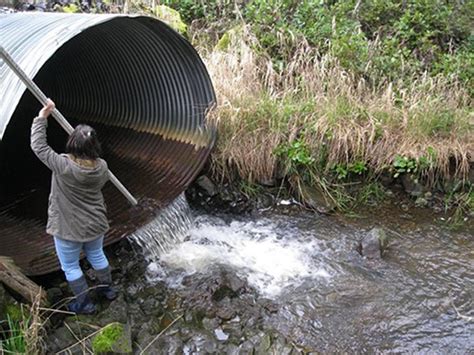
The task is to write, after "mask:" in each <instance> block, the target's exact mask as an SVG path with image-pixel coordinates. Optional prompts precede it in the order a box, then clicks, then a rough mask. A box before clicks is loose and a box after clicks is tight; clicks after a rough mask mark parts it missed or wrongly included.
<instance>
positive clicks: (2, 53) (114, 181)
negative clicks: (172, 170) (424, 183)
mask: <svg viewBox="0 0 474 355" xmlns="http://www.w3.org/2000/svg"><path fill="white" fill-rule="evenodd" d="M0 56H1V57H2V58H3V60H4V61H5V63H7V64H8V66H9V67H10V68H11V70H13V72H14V73H15V74H16V75H17V76H18V77H19V78H20V80H21V81H22V82H23V83H24V84H25V85H26V87H27V88H28V89H29V90H30V91H31V93H32V94H33V95H34V96H35V97H36V98H37V99H38V101H39V102H41V104H43V105H45V104H46V101H47V100H48V98H47V97H46V95H45V94H44V93H43V92H42V91H41V89H40V88H39V87H38V85H36V84H35V82H34V81H33V80H31V79H30V78H29V77H28V76H27V75H26V73H25V72H24V71H23V70H22V69H21V68H20V66H19V65H18V64H17V63H15V61H14V60H13V58H12V57H11V56H10V54H8V52H7V51H6V50H5V48H3V46H0ZM51 114H52V115H53V117H54V118H55V119H56V121H57V122H58V123H59V125H60V126H61V127H62V128H63V129H64V130H65V131H66V132H67V133H68V134H71V133H72V132H73V131H74V128H73V127H72V126H71V125H70V124H69V122H68V121H67V120H66V118H65V117H64V116H63V115H62V114H61V112H59V110H58V109H57V108H55V109H54V110H53V112H52V113H51ZM108 173H109V179H110V181H111V182H112V184H114V185H115V187H116V188H117V189H118V190H119V191H120V192H121V193H122V194H123V195H124V196H125V197H126V198H127V200H128V201H129V202H130V203H131V204H132V205H133V206H136V205H137V200H136V199H135V197H133V195H132V194H131V193H130V192H129V191H128V190H127V188H126V187H125V186H124V185H123V184H122V183H121V182H120V180H119V179H117V177H116V176H115V175H114V174H113V173H112V172H111V171H110V170H109V171H108Z"/></svg>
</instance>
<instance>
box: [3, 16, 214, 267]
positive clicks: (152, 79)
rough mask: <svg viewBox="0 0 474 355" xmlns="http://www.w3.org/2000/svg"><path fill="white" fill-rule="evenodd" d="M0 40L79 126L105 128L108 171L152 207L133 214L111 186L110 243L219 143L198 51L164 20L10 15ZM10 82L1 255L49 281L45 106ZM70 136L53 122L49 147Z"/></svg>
mask: <svg viewBox="0 0 474 355" xmlns="http://www.w3.org/2000/svg"><path fill="white" fill-rule="evenodd" d="M0 44H1V45H3V46H4V47H5V48H6V49H7V51H8V52H9V53H10V55H12V56H13V58H14V59H15V60H16V61H17V62H18V63H19V64H20V66H21V67H22V69H23V70H25V71H26V72H27V73H28V74H29V75H30V76H32V77H34V79H35V82H36V83H37V84H38V86H39V87H40V88H41V89H43V91H44V92H45V93H46V95H48V96H49V97H52V98H53V99H54V100H55V102H56V104H57V106H58V108H59V109H60V110H61V112H62V113H63V114H64V115H65V116H66V117H67V118H68V120H70V122H71V124H72V125H73V126H74V125H76V124H77V123H88V124H90V125H92V126H93V127H95V128H96V130H97V131H98V134H99V137H100V139H101V142H102V145H103V147H104V152H105V159H106V160H107V162H108V164H109V167H110V168H111V170H112V171H113V172H114V173H115V174H116V175H117V177H118V178H119V180H120V181H121V182H122V183H123V184H124V185H125V186H126V187H127V188H128V189H129V190H130V192H131V193H132V194H133V195H134V196H135V197H137V198H139V199H140V200H141V201H142V204H141V205H140V206H139V207H138V208H135V209H130V206H129V205H128V203H127V201H126V200H125V199H124V198H123V196H122V195H121V194H120V193H118V191H117V190H116V189H115V188H114V187H113V186H110V184H109V185H108V186H106V188H105V189H104V195H105V198H106V202H107V206H108V216H109V220H110V224H111V230H110V232H109V233H108V234H107V236H106V240H105V241H106V244H110V243H113V242H115V241H117V240H119V239H121V238H123V237H124V236H126V235H128V234H129V233H131V232H133V231H135V230H136V229H137V228H140V227H141V226H142V225H143V224H144V223H146V222H147V221H149V219H150V218H152V217H153V215H154V213H155V209H156V207H162V206H165V205H167V204H168V203H169V202H171V201H172V200H173V199H174V198H176V197H177V196H178V195H179V194H180V193H181V192H182V191H183V190H184V189H186V187H187V186H188V185H189V184H190V182H191V181H192V180H193V179H194V178H195V176H196V175H197V174H198V172H199V171H200V169H201V168H202V166H203V164H204V163H205V161H206V159H207V157H208V155H209V152H210V150H211V149H212V146H213V144H214V141H215V138H216V132H215V128H214V127H209V126H208V125H207V124H206V113H207V111H208V110H209V109H210V108H211V107H212V106H213V104H214V102H215V94H214V89H213V87H212V83H211V80H210V78H209V74H208V73H207V70H206V68H205V66H204V64H203V62H202V60H201V59H200V57H199V55H198V54H197V52H196V51H195V49H194V48H193V47H192V46H191V45H190V44H189V42H187V41H186V40H185V39H184V38H183V37H182V36H180V35H179V34H177V33H176V32H175V31H173V30H172V29H171V28H170V27H168V26H167V25H165V24H164V23H163V22H161V21H158V20H156V19H154V18H150V17H145V16H123V15H89V14H79V15H72V14H56V13H54V14H44V13H18V14H10V15H5V16H0ZM0 76H1V79H0V80H1V82H0V95H1V97H2V101H1V107H0V133H1V136H2V141H0V226H2V233H1V234H0V246H1V247H0V248H1V251H0V254H2V255H9V256H12V257H13V258H14V259H15V261H16V262H17V263H18V264H19V265H20V266H21V267H23V268H24V270H25V271H26V273H28V274H33V275H34V274H44V273H47V272H50V271H53V270H56V269H57V268H58V263H57V259H56V256H55V253H54V245H53V243H52V238H48V237H47V236H46V235H45V230H44V229H45V223H46V220H45V217H46V209H47V201H48V200H47V197H48V193H49V174H50V173H49V171H48V170H47V169H46V168H45V167H43V166H42V165H41V163H39V162H38V161H37V159H36V158H35V157H34V155H33V154H32V152H31V150H30V149H29V141H28V138H27V137H28V134H29V127H30V125H31V119H32V118H33V116H34V115H35V113H36V112H37V110H38V109H39V108H40V105H39V104H38V103H37V102H36V101H35V100H34V98H33V97H32V96H31V95H30V94H29V93H28V92H27V91H25V87H24V86H23V84H22V83H21V82H20V81H19V80H18V79H16V78H15V77H14V76H12V73H10V71H9V69H7V68H6V65H5V64H3V65H0ZM65 138H66V137H65V135H64V133H63V132H62V131H61V130H60V129H59V127H58V126H57V125H55V124H54V123H52V124H50V127H49V129H48V139H49V141H50V144H51V145H52V146H53V147H54V148H55V149H56V150H57V151H61V150H62V149H63V147H64V142H65ZM19 158H20V159H19ZM143 201H146V203H145V204H143Z"/></svg>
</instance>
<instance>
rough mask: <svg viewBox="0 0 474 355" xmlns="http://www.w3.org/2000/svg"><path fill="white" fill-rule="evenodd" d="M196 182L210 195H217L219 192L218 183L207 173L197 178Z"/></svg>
mask: <svg viewBox="0 0 474 355" xmlns="http://www.w3.org/2000/svg"><path fill="white" fill-rule="evenodd" d="M196 184H197V185H198V186H199V187H200V188H201V189H203V190H204V191H205V192H206V194H207V195H208V196H211V197H212V196H215V195H216V194H217V188H216V185H215V184H214V183H213V182H212V181H211V179H209V178H208V177H207V176H206V175H201V176H200V177H198V178H197V180H196Z"/></svg>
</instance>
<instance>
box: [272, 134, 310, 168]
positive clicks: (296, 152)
mask: <svg viewBox="0 0 474 355" xmlns="http://www.w3.org/2000/svg"><path fill="white" fill-rule="evenodd" d="M275 154H277V155H279V156H282V157H284V158H287V159H288V160H289V161H290V163H291V164H292V165H294V166H295V167H301V166H305V167H308V166H310V165H312V164H313V163H314V161H315V160H314V158H313V157H312V156H311V152H310V151H309V149H308V146H307V144H306V143H305V141H304V140H303V139H302V138H299V139H296V140H294V141H292V142H291V143H289V144H283V145H280V146H279V147H278V148H277V149H276V150H275Z"/></svg>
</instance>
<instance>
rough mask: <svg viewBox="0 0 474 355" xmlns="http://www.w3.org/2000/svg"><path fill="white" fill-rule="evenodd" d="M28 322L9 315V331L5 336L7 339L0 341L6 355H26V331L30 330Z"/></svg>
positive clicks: (0, 346)
mask: <svg viewBox="0 0 474 355" xmlns="http://www.w3.org/2000/svg"><path fill="white" fill-rule="evenodd" d="M25 322H26V323H25ZM28 322H29V320H28V319H27V320H25V321H22V320H17V319H15V317H11V316H10V315H9V314H7V326H8V331H7V332H6V333H5V334H4V338H5V339H4V340H2V341H0V348H1V349H2V350H3V351H4V352H5V353H6V354H26V349H27V345H26V340H25V331H27V330H28V325H27V323H28ZM25 327H26V328H25Z"/></svg>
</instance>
